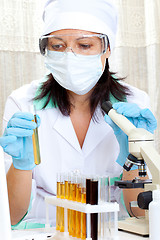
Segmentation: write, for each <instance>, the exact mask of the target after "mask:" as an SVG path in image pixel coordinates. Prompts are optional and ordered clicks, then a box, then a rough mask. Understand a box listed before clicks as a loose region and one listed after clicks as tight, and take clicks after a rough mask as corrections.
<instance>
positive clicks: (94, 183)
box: [90, 178, 98, 240]
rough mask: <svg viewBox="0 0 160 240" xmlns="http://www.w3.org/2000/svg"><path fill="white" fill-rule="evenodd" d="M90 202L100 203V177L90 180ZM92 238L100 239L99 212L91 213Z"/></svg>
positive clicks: (93, 203)
mask: <svg viewBox="0 0 160 240" xmlns="http://www.w3.org/2000/svg"><path fill="white" fill-rule="evenodd" d="M90 204H91V205H97V204H98V179H97V178H94V179H92V180H91V181H90ZM91 238H92V240H98V213H91Z"/></svg>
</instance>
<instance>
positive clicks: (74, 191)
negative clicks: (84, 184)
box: [71, 183, 77, 237]
mask: <svg viewBox="0 0 160 240" xmlns="http://www.w3.org/2000/svg"><path fill="white" fill-rule="evenodd" d="M76 185H77V184H75V183H73V184H72V191H71V194H72V201H76ZM71 215H72V217H71V231H72V232H71V235H72V237H76V211H75V210H72V214H71Z"/></svg>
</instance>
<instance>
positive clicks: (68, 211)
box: [67, 181, 71, 232]
mask: <svg viewBox="0 0 160 240" xmlns="http://www.w3.org/2000/svg"><path fill="white" fill-rule="evenodd" d="M70 190H71V182H70V181H68V200H71V199H70V194H71V193H70ZM70 211H71V210H70V209H68V210H67V214H68V232H69V231H70V230H69V229H70V228H69V224H70Z"/></svg>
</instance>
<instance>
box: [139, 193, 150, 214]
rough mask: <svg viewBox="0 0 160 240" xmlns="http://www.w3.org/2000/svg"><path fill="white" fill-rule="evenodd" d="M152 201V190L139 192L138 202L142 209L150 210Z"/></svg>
mask: <svg viewBox="0 0 160 240" xmlns="http://www.w3.org/2000/svg"><path fill="white" fill-rule="evenodd" d="M151 201H152V191H147V192H142V193H139V195H138V197H137V204H138V207H139V208H141V209H147V210H148V208H149V204H150V202H151Z"/></svg>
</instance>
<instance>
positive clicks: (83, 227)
mask: <svg viewBox="0 0 160 240" xmlns="http://www.w3.org/2000/svg"><path fill="white" fill-rule="evenodd" d="M81 202H82V203H86V188H82V194H81ZM81 239H86V213H81Z"/></svg>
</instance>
